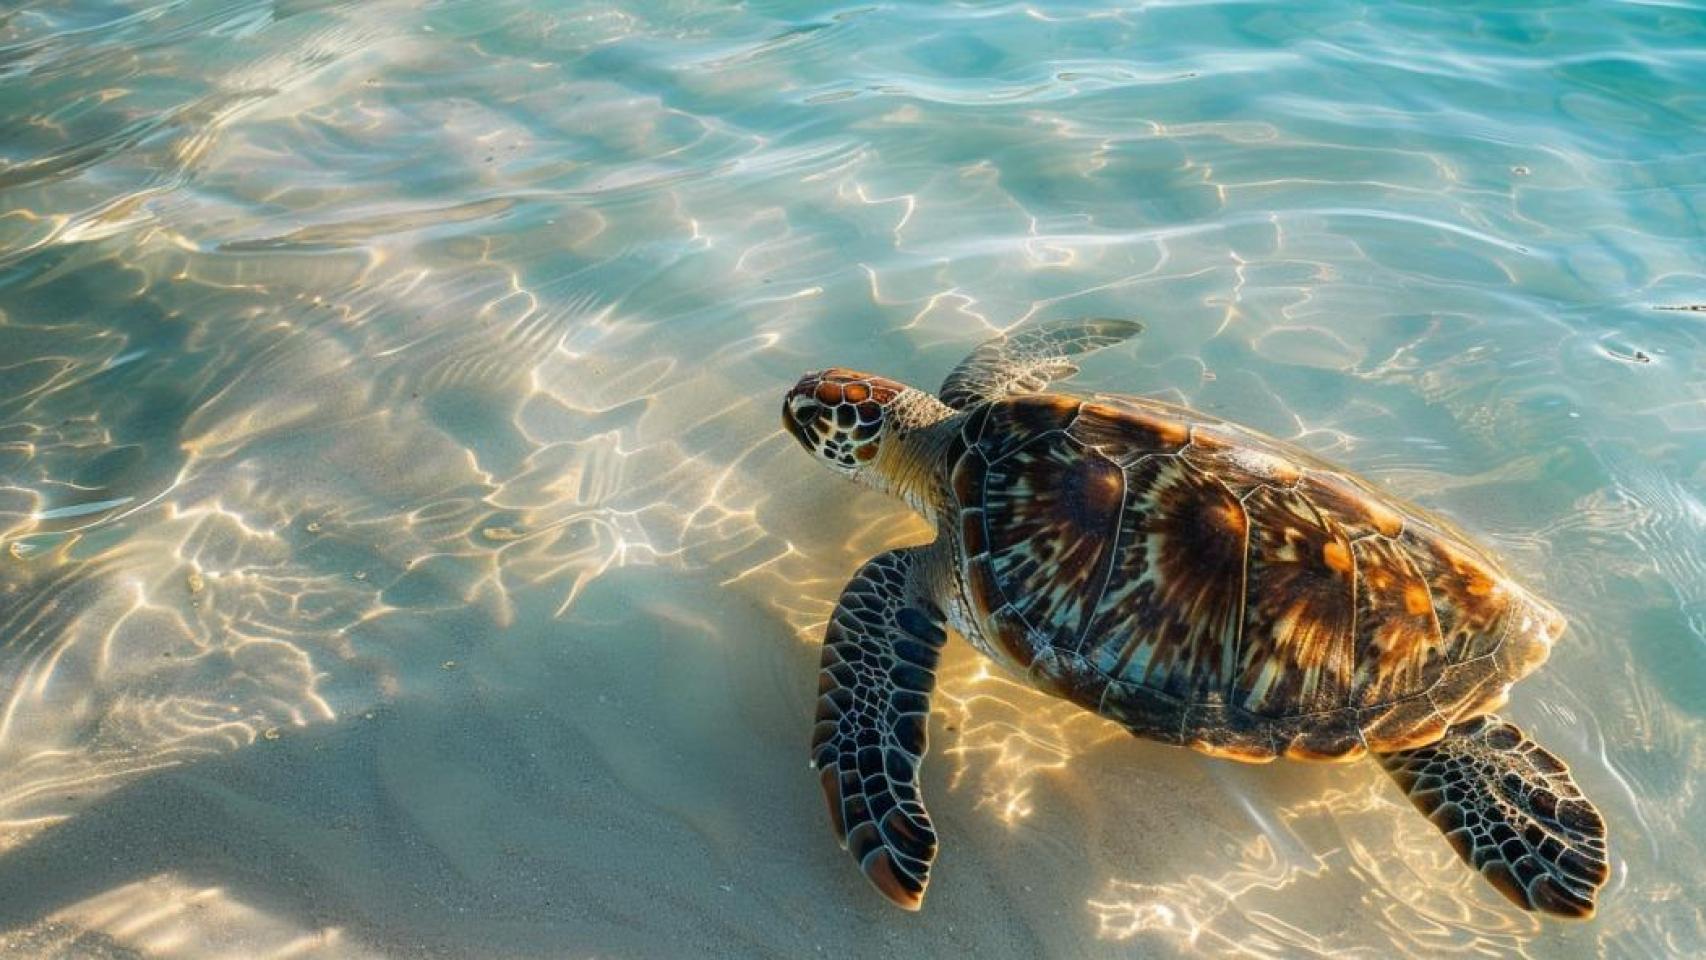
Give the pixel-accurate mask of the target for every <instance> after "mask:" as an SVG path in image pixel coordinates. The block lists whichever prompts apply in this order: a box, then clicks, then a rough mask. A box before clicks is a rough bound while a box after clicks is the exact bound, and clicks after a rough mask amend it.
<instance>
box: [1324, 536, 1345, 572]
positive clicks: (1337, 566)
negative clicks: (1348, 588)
mask: <svg viewBox="0 0 1706 960" xmlns="http://www.w3.org/2000/svg"><path fill="white" fill-rule="evenodd" d="M1321 561H1322V562H1323V563H1325V564H1326V565H1327V566H1328V567H1329V568H1330V569H1333V570H1337V571H1338V572H1340V573H1349V572H1350V569H1351V552H1350V551H1349V550H1347V549H1345V545H1344V544H1342V543H1340V542H1339V541H1337V540H1329V541H1327V545H1326V546H1324V547H1322V548H1321Z"/></svg>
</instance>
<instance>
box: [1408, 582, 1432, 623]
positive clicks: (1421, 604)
mask: <svg viewBox="0 0 1706 960" xmlns="http://www.w3.org/2000/svg"><path fill="white" fill-rule="evenodd" d="M1432 608H1433V602H1432V601H1431V600H1429V599H1428V588H1427V587H1424V586H1422V585H1421V584H1419V583H1412V584H1410V585H1409V586H1407V587H1405V588H1404V611H1405V612H1406V613H1408V614H1409V615H1410V616H1412V617H1419V616H1422V615H1423V614H1425V613H1427V612H1428V611H1429V610H1430V609H1432Z"/></svg>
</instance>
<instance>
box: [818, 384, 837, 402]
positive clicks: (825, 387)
mask: <svg viewBox="0 0 1706 960" xmlns="http://www.w3.org/2000/svg"><path fill="white" fill-rule="evenodd" d="M817 402H818V403H840V402H841V385H840V384H838V383H830V382H829V381H827V380H826V381H824V382H823V383H820V384H818V385H817Z"/></svg>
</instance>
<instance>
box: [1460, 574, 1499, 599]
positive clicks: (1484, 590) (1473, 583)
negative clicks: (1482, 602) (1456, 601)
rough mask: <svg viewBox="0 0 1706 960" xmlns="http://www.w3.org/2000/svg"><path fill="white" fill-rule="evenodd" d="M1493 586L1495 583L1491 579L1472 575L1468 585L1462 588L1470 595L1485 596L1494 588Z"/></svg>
mask: <svg viewBox="0 0 1706 960" xmlns="http://www.w3.org/2000/svg"><path fill="white" fill-rule="evenodd" d="M1494 587H1495V584H1494V583H1493V581H1491V580H1488V579H1487V578H1486V577H1474V576H1472V577H1470V578H1469V584H1468V586H1466V587H1465V588H1464V589H1466V590H1468V591H1469V595H1470V596H1471V597H1484V596H1487V595H1488V594H1490V593H1492V592H1493V590H1494Z"/></svg>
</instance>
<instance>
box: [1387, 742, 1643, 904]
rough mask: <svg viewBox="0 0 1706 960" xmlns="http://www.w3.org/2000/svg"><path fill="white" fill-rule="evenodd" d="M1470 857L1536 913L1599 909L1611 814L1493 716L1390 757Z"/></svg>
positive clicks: (1414, 795)
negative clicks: (1596, 902)
mask: <svg viewBox="0 0 1706 960" xmlns="http://www.w3.org/2000/svg"><path fill="white" fill-rule="evenodd" d="M1379 759H1380V763H1381V765H1382V766H1384V767H1385V768H1386V772H1388V773H1390V774H1392V779H1394V780H1397V781H1398V785H1399V786H1401V787H1403V788H1404V790H1405V791H1406V792H1408V793H1409V795H1410V800H1411V802H1413V803H1414V804H1415V805H1416V808H1417V809H1418V810H1420V811H1422V813H1424V814H1426V815H1427V817H1428V819H1429V820H1432V821H1433V822H1434V825H1435V826H1437V827H1439V828H1440V829H1441V830H1443V831H1445V835H1446V839H1448V840H1450V841H1451V845H1452V846H1453V847H1455V848H1456V849H1457V853H1458V855H1459V856H1461V857H1462V858H1463V860H1464V862H1466V863H1468V864H1469V865H1470V866H1471V867H1474V868H1475V869H1476V870H1478V871H1480V873H1481V875H1482V876H1484V877H1486V878H1487V879H1488V880H1489V881H1491V882H1492V884H1493V886H1495V887H1498V888H1499V892H1501V893H1503V894H1504V895H1505V896H1507V897H1509V898H1510V900H1511V902H1512V903H1515V904H1516V905H1517V906H1519V907H1522V908H1524V909H1527V910H1538V911H1541V912H1542V913H1550V914H1553V915H1555V916H1560V917H1578V918H1587V917H1591V916H1593V911H1594V895H1595V894H1596V893H1598V891H1599V888H1600V887H1601V886H1604V884H1605V881H1606V879H1607V878H1608V877H1609V876H1610V875H1611V868H1610V867H1609V866H1608V865H1607V863H1606V851H1605V821H1604V820H1603V819H1601V818H1600V815H1599V811H1598V810H1595V809H1594V806H1593V804H1591V803H1589V802H1588V801H1587V800H1586V799H1585V798H1584V797H1583V796H1582V792H1581V791H1580V790H1579V789H1577V788H1576V782H1575V781H1574V780H1572V779H1571V778H1570V770H1569V768H1568V767H1566V766H1565V765H1564V763H1563V761H1561V760H1559V759H1558V758H1557V757H1555V756H1553V755H1552V754H1551V753H1548V752H1547V751H1546V750H1544V749H1542V748H1541V747H1540V746H1539V745H1537V744H1536V743H1535V742H1534V741H1532V740H1530V739H1528V737H1527V736H1525V735H1524V734H1523V732H1522V731H1521V730H1519V729H1517V728H1516V726H1514V725H1512V724H1510V723H1507V722H1505V721H1503V720H1501V719H1499V718H1498V717H1496V716H1493V715H1491V714H1488V715H1487V716H1483V717H1479V718H1477V719H1475V720H1471V721H1469V722H1468V723H1463V724H1459V725H1458V726H1455V727H1452V728H1451V729H1450V730H1449V731H1447V732H1446V735H1445V737H1444V738H1442V739H1441V740H1439V741H1438V742H1437V743H1433V744H1430V745H1429V746H1426V747H1422V748H1420V749H1416V750H1404V751H1402V752H1399V753H1387V754H1381V755H1380V758H1379Z"/></svg>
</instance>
